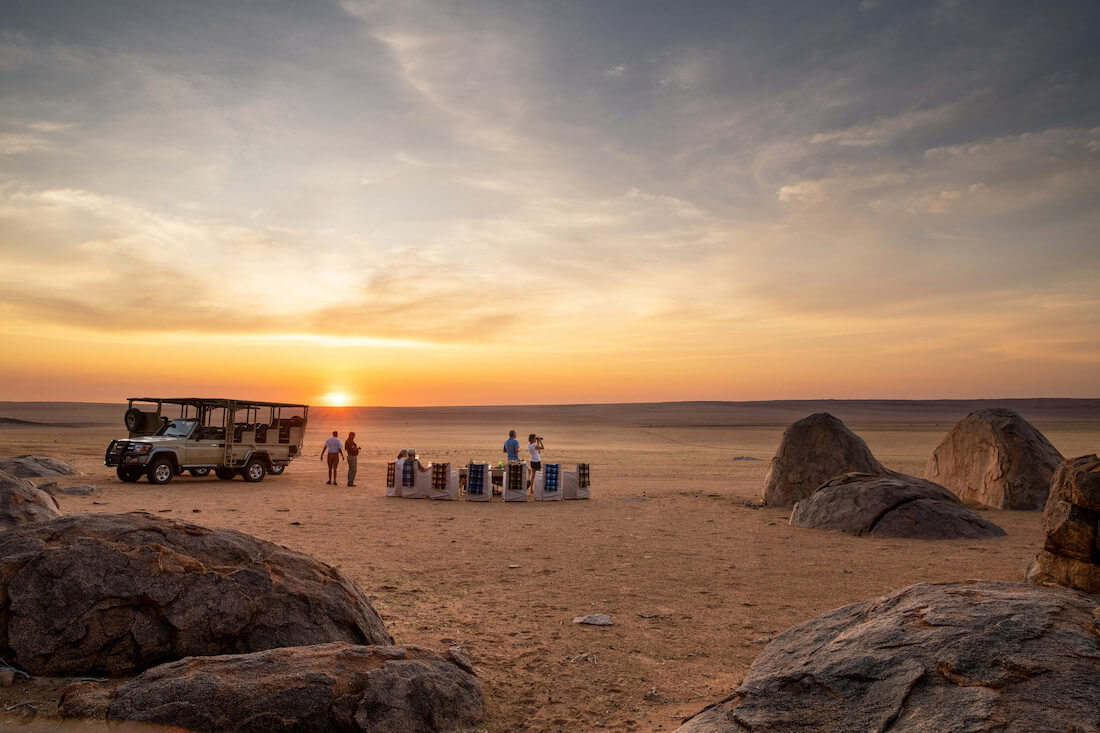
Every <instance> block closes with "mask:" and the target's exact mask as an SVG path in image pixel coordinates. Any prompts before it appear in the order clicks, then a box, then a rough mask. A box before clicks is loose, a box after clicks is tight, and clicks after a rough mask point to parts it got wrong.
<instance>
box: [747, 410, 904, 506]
mask: <svg viewBox="0 0 1100 733" xmlns="http://www.w3.org/2000/svg"><path fill="white" fill-rule="evenodd" d="M853 472H857V473H873V474H877V475H886V474H888V473H889V471H888V470H887V468H886V467H885V466H883V465H882V464H881V463H879V462H878V459H877V458H875V457H874V455H872V454H871V449H870V448H868V447H867V444H866V443H864V442H863V438H860V437H859V436H858V435H856V434H855V433H853V432H852V431H851V430H849V429H848V428H847V427H846V426H845V425H844V423H842V422H841V421H840V420H838V419H837V418H835V417H833V416H832V415H830V414H829V413H827V412H819V413H817V414H814V415H810V416H809V417H804V418H802V419H801V420H799V421H798V422H796V423H794V424H792V425H791V426H790V427H788V428H787V429H786V430H784V431H783V437H782V439H780V441H779V449H778V450H777V451H776V452H775V456H774V457H773V458H772V462H771V465H770V466H769V467H768V475H767V476H766V477H765V478H764V491H763V499H764V503H765V504H767V505H768V506H791V505H792V504H794V503H796V502H799V501H802V500H803V499H805V498H806V497H807V496H809V495H810V494H812V493H813V492H814V490H815V489H817V488H818V487H819V486H821V485H822V484H824V483H825V482H826V481H828V480H829V479H831V478H832V477H834V476H839V475H841V474H845V473H853Z"/></svg>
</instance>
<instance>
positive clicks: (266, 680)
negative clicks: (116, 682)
mask: <svg viewBox="0 0 1100 733" xmlns="http://www.w3.org/2000/svg"><path fill="white" fill-rule="evenodd" d="M483 708H484V702H483V698H482V692H481V684H480V682H478V679H477V677H476V676H475V675H474V670H473V668H472V667H471V666H470V663H469V661H468V660H466V659H465V657H463V656H462V655H460V654H456V653H454V652H452V653H450V654H449V655H448V656H447V657H444V656H440V655H438V654H436V653H434V652H431V651H429V650H427V649H423V648H421V647H416V646H352V645H349V644H322V645H318V646H306V647H291V648H286V649H274V650H270V651H264V652H256V653H254V654H238V655H225V656H216V657H189V658H187V659H181V660H179V661H177V662H171V663H168V664H162V665H160V666H159V667H154V668H153V669H150V670H147V671H146V672H144V673H143V674H141V675H140V676H138V677H136V678H134V679H133V680H130V681H129V682H126V683H124V684H122V685H120V686H119V687H118V688H116V689H115V690H114V691H113V692H110V693H105V692H104V691H103V690H102V689H101V688H99V686H98V685H94V684H89V683H83V684H77V685H74V686H72V687H70V688H69V689H68V690H66V692H65V695H64V697H63V699H62V701H61V706H60V712H61V714H62V715H63V716H78V717H100V718H102V717H105V718H107V719H108V720H112V721H140V722H146V723H159V724H162V725H173V726H181V727H184V728H187V729H189V730H196V731H215V730H234V731H265V732H266V731H291V730H294V731H329V730H346V731H376V732H377V733H382V732H383V731H385V732H388V731H450V730H456V729H459V728H467V727H469V726H471V725H473V724H474V723H476V722H477V721H478V720H480V719H481V716H482V713H483Z"/></svg>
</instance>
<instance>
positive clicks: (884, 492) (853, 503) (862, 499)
mask: <svg viewBox="0 0 1100 733" xmlns="http://www.w3.org/2000/svg"><path fill="white" fill-rule="evenodd" d="M791 526H793V527H812V528H814V529H835V530H840V531H843V532H850V533H852V534H857V535H863V534H873V535H877V536H880V537H910V538H914V539H924V540H949V539H956V538H970V539H980V538H984V537H1000V536H1002V535H1004V530H1002V529H1001V528H1000V527H998V526H997V525H995V524H993V523H992V522H990V521H987V520H985V519H982V518H981V517H979V516H978V515H977V514H975V513H974V512H973V511H971V510H970V509H967V508H966V507H964V506H963V505H962V504H960V503H959V500H958V499H956V498H955V496H954V494H952V493H951V492H950V491H948V490H947V489H945V488H943V487H942V486H939V485H937V484H934V483H932V482H931V481H924V480H923V479H919V478H914V477H913V476H906V475H905V474H900V473H895V474H892V475H890V476H874V475H871V474H866V473H850V474H847V475H845V476H838V477H837V478H834V479H833V480H832V481H829V482H828V483H826V484H825V485H824V486H822V487H821V488H820V489H818V490H817V491H815V492H814V493H813V494H811V495H810V497H809V498H808V499H803V500H802V501H800V502H798V504H796V505H795V507H794V511H793V512H791Z"/></svg>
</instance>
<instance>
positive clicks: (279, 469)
mask: <svg viewBox="0 0 1100 733" xmlns="http://www.w3.org/2000/svg"><path fill="white" fill-rule="evenodd" d="M285 470H286V466H280V465H279V464H278V463H273V464H271V468H269V469H267V472H268V473H270V474H271V475H272V476H282V475H283V471H285Z"/></svg>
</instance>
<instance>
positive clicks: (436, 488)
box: [386, 461, 591, 503]
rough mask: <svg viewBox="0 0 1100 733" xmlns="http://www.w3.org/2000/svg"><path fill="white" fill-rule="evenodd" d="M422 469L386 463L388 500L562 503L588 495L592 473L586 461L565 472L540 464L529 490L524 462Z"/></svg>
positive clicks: (560, 466) (435, 465) (434, 465)
mask: <svg viewBox="0 0 1100 733" xmlns="http://www.w3.org/2000/svg"><path fill="white" fill-rule="evenodd" d="M424 468H425V469H427V470H420V469H419V468H418V467H417V465H416V464H415V463H412V462H402V463H401V464H400V465H399V464H398V463H397V462H394V461H391V462H390V463H388V464H386V496H390V497H395V498H401V499H436V500H440V501H492V500H493V497H494V496H500V497H501V499H502V500H503V501H505V502H509V503H512V502H526V501H531V500H533V501H562V500H572V499H588V498H590V497H591V473H590V470H589V465H588V464H587V463H578V464H576V466H575V467H574V468H573V469H572V470H565V468H566V467H565V466H564V465H563V464H561V463H544V464H542V468H541V469H540V470H538V471H537V472H535V473H534V480H533V481H532V482H531V491H530V492H528V487H527V484H528V476H529V475H530V468H531V467H530V466H529V465H528V464H527V462H526V461H508V462H507V463H499V464H497V465H495V466H494V465H492V464H490V463H478V462H473V461H471V462H470V463H467V464H466V465H464V466H460V467H459V468H456V469H452V468H451V464H450V463H429V464H428V465H427V466H424Z"/></svg>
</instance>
